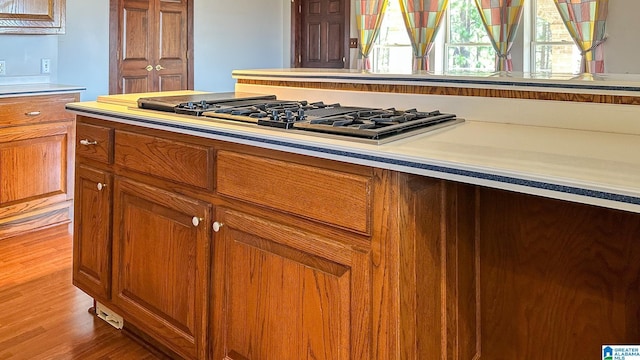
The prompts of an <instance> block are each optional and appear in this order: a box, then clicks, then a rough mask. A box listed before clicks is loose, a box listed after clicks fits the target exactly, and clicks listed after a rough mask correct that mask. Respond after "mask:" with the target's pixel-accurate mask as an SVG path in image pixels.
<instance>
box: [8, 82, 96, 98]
mask: <svg viewBox="0 0 640 360" xmlns="http://www.w3.org/2000/svg"><path fill="white" fill-rule="evenodd" d="M83 90H85V88H84V87H81V86H73V85H61V84H51V83H32V84H5V85H2V84H1V83H0V97H9V96H35V95H43V94H59V93H66V92H80V91H83Z"/></svg>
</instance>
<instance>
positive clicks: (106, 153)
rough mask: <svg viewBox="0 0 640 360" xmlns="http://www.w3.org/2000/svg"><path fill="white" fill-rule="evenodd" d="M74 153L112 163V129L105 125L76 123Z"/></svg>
mask: <svg viewBox="0 0 640 360" xmlns="http://www.w3.org/2000/svg"><path fill="white" fill-rule="evenodd" d="M76 155H77V156H81V157H84V158H88V159H92V160H96V161H100V162H103V163H107V164H112V163H113V129H112V128H109V127H106V126H98V125H91V124H83V123H78V124H77V125H76Z"/></svg>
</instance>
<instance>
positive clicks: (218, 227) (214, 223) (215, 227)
mask: <svg viewBox="0 0 640 360" xmlns="http://www.w3.org/2000/svg"><path fill="white" fill-rule="evenodd" d="M223 226H224V224H223V223H219V222H217V221H214V222H213V231H214V232H218V231H220V228H221V227H223Z"/></svg>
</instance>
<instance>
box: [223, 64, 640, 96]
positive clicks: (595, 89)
mask: <svg viewBox="0 0 640 360" xmlns="http://www.w3.org/2000/svg"><path fill="white" fill-rule="evenodd" d="M232 76H233V77H234V78H235V79H249V80H250V79H260V80H275V81H278V80H280V81H313V82H336V81H338V82H344V83H368V84H395V85H418V86H420V85H423V86H428V85H430V86H447V87H465V88H486V87H488V86H489V87H491V88H492V89H508V90H535V91H546V92H572V93H585V94H596V95H601V94H616V95H628V96H640V75H637V74H595V75H592V74H579V75H576V74H544V73H518V72H491V73H476V72H449V73H436V72H432V71H413V72H411V73H385V72H369V71H364V70H356V69H315V68H283V69H247V70H234V71H233V73H232Z"/></svg>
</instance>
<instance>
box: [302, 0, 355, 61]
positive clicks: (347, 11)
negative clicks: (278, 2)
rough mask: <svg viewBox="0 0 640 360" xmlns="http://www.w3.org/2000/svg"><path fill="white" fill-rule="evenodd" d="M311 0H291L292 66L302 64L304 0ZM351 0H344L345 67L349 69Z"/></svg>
mask: <svg viewBox="0 0 640 360" xmlns="http://www.w3.org/2000/svg"><path fill="white" fill-rule="evenodd" d="M303 1H309V0H291V67H294V68H299V67H301V65H302V61H301V54H302V39H301V38H302V2H303ZM351 1H352V0H344V4H343V6H344V9H343V10H344V14H345V23H344V27H345V31H344V39H343V46H344V50H343V51H344V69H349V67H350V66H349V64H351V58H350V48H349V39H350V38H351Z"/></svg>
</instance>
